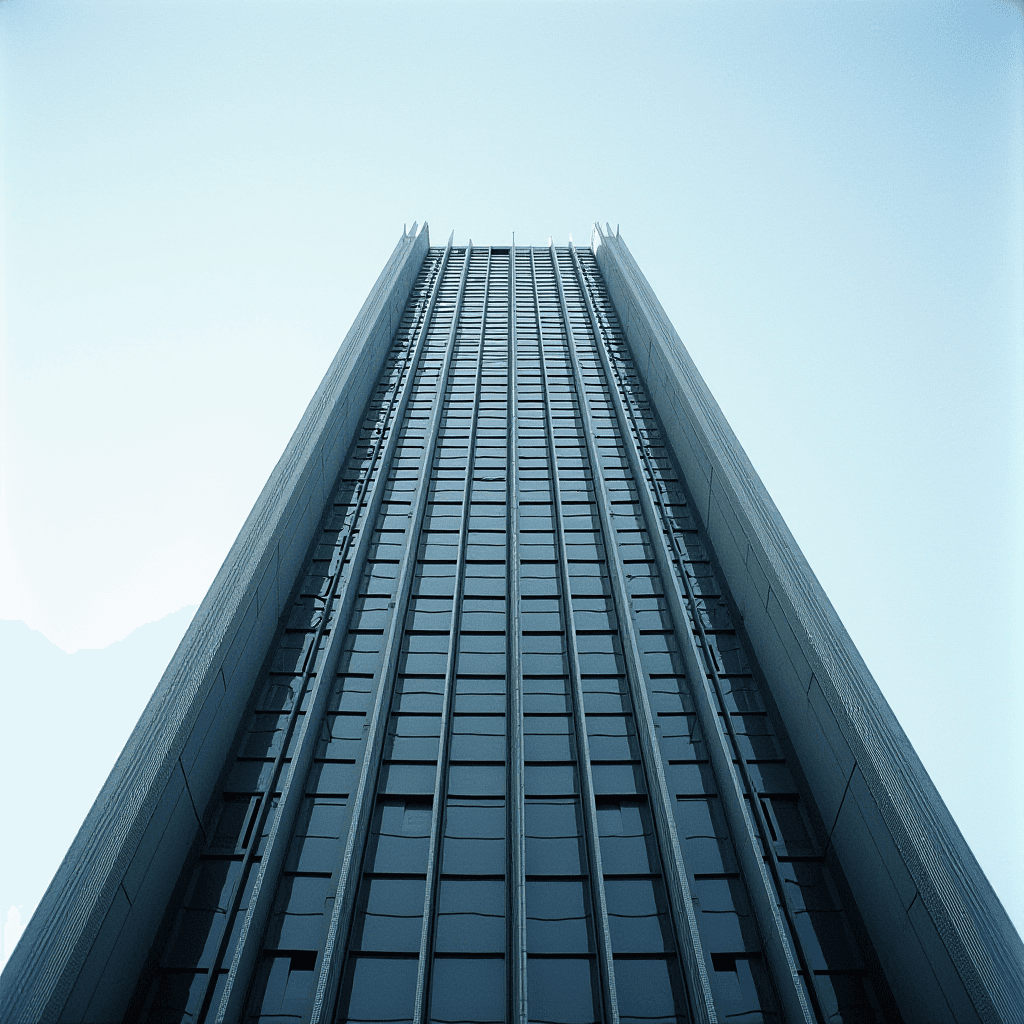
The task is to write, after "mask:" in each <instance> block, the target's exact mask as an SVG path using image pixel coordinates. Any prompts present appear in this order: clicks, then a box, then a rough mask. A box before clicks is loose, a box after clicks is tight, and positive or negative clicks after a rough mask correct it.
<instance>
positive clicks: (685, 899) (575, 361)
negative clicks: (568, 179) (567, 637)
mask: <svg viewBox="0 0 1024 1024" xmlns="http://www.w3.org/2000/svg"><path fill="white" fill-rule="evenodd" d="M573 258H574V259H575V251H573ZM551 262H552V264H553V266H554V268H555V281H556V284H557V286H558V297H559V300H560V302H561V306H562V315H563V317H564V318H565V322H566V325H567V337H568V344H569V356H570V359H571V361H572V368H573V374H574V376H575V377H576V379H577V381H578V382H579V385H578V386H579V387H580V388H581V389H583V390H582V393H581V395H580V406H581V408H582V410H583V417H584V420H585V423H586V430H585V433H586V444H587V453H588V456H589V460H590V464H591V467H592V472H593V476H594V479H595V481H597V480H598V479H600V485H601V489H602V495H601V500H599V501H598V503H597V505H598V509H599V513H600V518H601V529H602V532H603V533H604V537H605V557H606V561H607V564H608V570H609V575H610V576H611V580H612V594H613V600H614V604H615V608H616V619H617V621H618V626H619V636H620V638H621V639H622V642H623V643H622V647H623V654H624V655H625V658H626V679H627V681H628V683H629V690H630V695H631V697H632V700H633V711H634V724H635V727H636V732H637V736H638V738H639V740H640V752H641V758H642V763H643V767H644V776H645V778H646V780H647V783H648V785H647V789H648V793H649V794H650V797H651V805H652V810H653V811H654V815H655V824H656V826H657V834H658V840H659V842H658V846H659V851H660V850H664V849H666V848H667V851H668V852H669V853H670V856H669V857H665V856H662V857H661V861H662V868H663V870H664V871H665V873H666V874H667V875H668V881H669V883H670V886H669V891H670V893H671V895H672V897H673V899H672V900H671V906H672V910H673V914H672V917H673V923H674V925H675V932H676V945H677V947H678V950H679V954H680V956H684V957H685V958H686V962H687V967H688V968H689V972H688V973H689V974H690V977H688V978H687V979H686V981H687V985H686V987H687V990H688V992H689V994H690V1000H689V1001H690V1004H691V1010H692V1013H693V1017H694V1020H695V1021H698V1022H701V1024H705V1022H707V1024H711V1022H714V1021H716V1020H717V1016H716V1013H715V1006H714V999H713V998H712V995H711V985H710V982H709V980H708V973H707V966H706V964H705V961H704V949H703V945H702V943H701V941H700V936H699V934H698V931H697V915H696V912H695V911H694V907H693V897H692V896H691V894H690V887H689V884H688V883H687V880H686V869H685V866H684V864H683V856H682V849H681V847H680V844H679V835H678V832H677V830H676V823H675V815H674V814H673V811H672V805H671V802H670V799H669V793H668V784H667V782H666V779H665V769H664V765H663V763H662V758H661V752H660V750H659V749H658V742H657V739H656V737H655V731H654V716H653V714H652V713H651V705H650V700H649V698H648V695H647V687H646V685H645V675H644V670H643V662H642V659H641V655H640V647H639V644H638V641H637V632H636V622H635V620H634V618H633V606H632V601H631V600H630V595H629V589H628V587H627V586H626V579H625V570H624V568H623V562H622V558H621V557H620V556H619V554H618V535H617V533H616V531H615V526H614V523H613V522H612V518H611V508H610V500H611V495H610V493H609V491H608V488H607V484H606V481H605V478H604V470H603V468H602V466H601V460H600V456H599V454H598V451H597V444H596V441H595V437H596V428H595V426H594V423H593V418H592V414H591V410H590V406H589V403H588V402H587V396H586V393H585V388H586V385H585V384H584V381H583V367H582V365H581V364H580V358H579V352H578V351H577V348H576V339H575V336H574V334H573V331H572V327H571V324H570V319H569V307H568V303H567V301H566V297H565V288H564V285H563V282H562V275H561V270H560V268H559V266H558V255H557V253H556V251H555V248H554V246H552V247H551ZM588 308H589V307H588ZM592 326H593V328H594V344H595V347H597V346H599V345H600V337H599V335H598V333H597V325H596V324H595V323H594V322H593V321H592ZM606 380H607V390H608V391H614V385H613V383H612V381H611V379H610V377H607V375H606ZM621 432H622V431H621V428H620V433H621ZM623 443H624V444H625V438H623ZM636 486H637V488H638V489H639V487H640V486H641V483H640V482H639V481H637V485H636ZM637 710H639V712H640V714H639V716H637V714H636V712H637ZM638 717H639V721H637V719H638ZM652 781H653V783H654V785H653V786H652V785H651V782H652Z"/></svg>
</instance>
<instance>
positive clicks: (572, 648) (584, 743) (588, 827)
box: [530, 249, 619, 1024]
mask: <svg viewBox="0 0 1024 1024" xmlns="http://www.w3.org/2000/svg"><path fill="white" fill-rule="evenodd" d="M530 270H531V274H532V277H533V301H534V310H535V313H536V317H537V348H538V351H539V353H540V382H541V393H542V395H543V398H544V420H545V423H546V427H547V429H546V432H545V433H546V443H547V449H548V458H549V460H550V466H551V499H552V502H551V503H552V520H553V523H552V525H553V526H554V537H555V547H556V550H557V558H558V566H559V578H560V581H561V588H562V602H563V607H564V609H565V638H566V655H567V658H568V661H569V678H570V681H571V685H572V694H573V699H572V704H573V722H574V725H575V728H576V751H577V757H576V761H577V773H578V777H579V779H580V790H581V800H580V803H581V805H582V807H581V809H582V811H583V821H584V832H585V834H586V844H587V861H588V874H589V877H590V889H591V894H592V899H593V906H594V931H595V933H596V938H597V948H598V965H599V966H598V970H599V973H600V977H601V991H602V995H603V997H604V1003H605V1007H604V1017H603V1019H604V1021H606V1022H607V1024H618V1020H619V1010H618V1000H617V999H616V995H615V973H614V965H613V962H612V943H611V932H610V928H609V924H608V906H607V901H606V899H605V892H604V871H603V869H602V866H601V843H600V836H599V832H598V824H597V804H596V801H595V799H594V778H593V772H592V770H591V766H590V742H589V739H588V737H587V723H586V716H585V714H584V710H583V683H582V680H581V679H580V670H579V651H578V649H577V646H576V620H575V615H574V612H573V607H572V587H571V577H570V575H569V563H568V560H567V555H566V551H565V534H564V531H563V526H562V495H561V485H560V482H559V479H558V452H557V448H556V446H555V428H554V423H553V422H552V419H551V399H550V396H549V394H548V383H547V358H546V356H545V354H544V324H543V320H542V318H541V309H540V293H539V291H538V288H537V265H536V260H535V256H534V250H533V249H531V250H530ZM569 330H570V326H569V322H568V319H566V321H565V331H566V336H568V333H569ZM574 385H575V388H576V389H579V388H581V387H582V384H581V382H580V381H574ZM578 395H579V392H578V391H577V397H578ZM578 400H579V398H578Z"/></svg>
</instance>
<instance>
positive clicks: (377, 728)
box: [310, 240, 472, 1024]
mask: <svg viewBox="0 0 1024 1024" xmlns="http://www.w3.org/2000/svg"><path fill="white" fill-rule="evenodd" d="M448 249H449V251H450V249H451V240H449V242H448ZM471 256H472V246H471V245H470V246H467V247H466V252H465V260H464V263H463V266H462V273H461V275H460V278H459V286H458V292H457V295H456V299H455V308H454V311H453V313H452V326H451V329H450V331H449V337H448V341H447V344H446V347H445V355H444V360H443V364H442V367H441V370H440V372H439V374H438V401H437V403H436V405H435V407H434V409H433V411H432V413H431V418H430V425H429V427H428V428H427V433H426V436H425V438H424V446H423V447H424V456H423V465H424V468H425V475H421V476H420V479H419V481H418V482H417V485H416V490H415V492H414V497H413V501H412V506H411V510H410V515H409V527H408V531H407V533H406V537H405V546H404V549H403V553H402V559H401V569H400V572H399V578H398V583H397V586H396V588H395V610H394V614H393V616H392V618H391V622H390V625H389V629H388V635H387V641H386V643H385V646H384V650H383V652H382V655H381V669H380V683H379V684H378V686H377V696H376V698H375V701H374V706H373V710H372V712H371V714H370V721H369V728H368V731H367V737H366V746H365V749H364V754H363V764H362V768H361V771H360V776H359V785H358V788H357V790H356V797H355V800H354V801H353V806H352V812H351V819H350V824H349V831H348V836H347V839H346V843H345V854H344V858H343V860H342V866H341V871H340V873H339V879H338V885H337V888H336V891H335V895H334V904H333V909H332V912H331V922H330V925H329V929H328V933H327V937H326V941H325V943H324V954H323V961H322V963H321V966H320V972H319V976H318V978H317V988H316V996H315V998H314V1002H313V1011H312V1014H311V1015H310V1024H325V1022H326V1021H327V1020H328V1019H329V1018H330V1016H331V1014H332V1013H333V1010H334V1003H335V1001H336V999H337V995H338V989H339V986H340V982H341V968H342V965H343V961H344V959H345V952H346V949H345V940H346V938H347V936H348V930H349V924H350V921H351V916H352V910H353V907H354V903H355V895H356V892H357V890H358V888H359V885H358V880H359V870H360V867H361V863H362V857H363V852H364V848H365V846H366V839H367V834H368V830H369V824H370V815H371V812H372V810H373V803H374V801H373V799H372V797H373V795H374V793H375V787H376V781H377V776H378V773H379V769H380V760H381V752H382V750H383V742H384V728H383V723H384V721H385V719H386V718H387V710H388V709H390V707H391V695H392V691H393V690H394V679H395V673H396V671H397V666H398V656H399V653H400V651H401V646H402V635H403V632H404V626H405V618H406V611H407V608H408V602H409V591H410V589H411V586H412V578H413V573H414V570H415V566H416V550H417V546H418V544H419V534H420V529H421V526H422V523H423V511H424V509H425V507H426V496H427V492H428V490H429V485H430V475H431V474H430V471H428V470H426V467H432V466H433V463H434V451H435V449H436V446H437V436H438V432H439V429H440V423H441V412H442V409H443V405H444V394H445V391H446V389H447V386H448V375H449V371H450V368H451V361H452V353H453V349H454V346H453V344H452V340H453V338H454V335H455V329H456V326H457V324H458V321H459V313H460V310H461V307H462V300H463V296H464V294H465V289H466V278H467V277H468V274H469V263H470V258H471ZM432 312H433V307H432V309H431V313H432ZM430 324H431V318H429V317H428V319H427V321H426V322H425V323H424V335H425V336H426V335H429V332H430Z"/></svg>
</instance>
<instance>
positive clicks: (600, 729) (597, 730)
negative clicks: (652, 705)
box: [587, 715, 640, 761]
mask: <svg viewBox="0 0 1024 1024" xmlns="http://www.w3.org/2000/svg"><path fill="white" fill-rule="evenodd" d="M587 738H588V740H589V741H590V756H591V757H592V758H593V759H594V760H595V761H633V760H637V759H638V758H639V756H640V755H639V753H638V751H637V745H636V737H635V735H634V734H633V716H632V715H588V716H587Z"/></svg>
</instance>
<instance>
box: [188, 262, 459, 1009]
mask: <svg viewBox="0 0 1024 1024" xmlns="http://www.w3.org/2000/svg"><path fill="white" fill-rule="evenodd" d="M449 252H450V246H449V248H447V249H446V250H445V253H444V255H443V256H442V258H441V261H440V267H439V268H438V271H437V276H436V278H435V279H434V281H433V287H432V289H431V292H430V299H429V301H428V303H427V307H426V310H425V313H424V316H423V321H422V327H421V330H420V333H419V337H418V338H417V340H416V343H415V345H414V346H412V347H411V348H410V352H409V354H408V357H407V361H406V371H405V373H406V376H405V380H404V381H403V382H402V384H401V386H400V387H396V389H395V391H394V393H393V394H392V396H391V399H390V402H389V410H388V416H386V417H385V418H384V424H385V426H384V428H383V429H382V432H381V436H380V437H379V438H378V439H377V443H376V445H375V451H374V455H373V457H372V458H371V459H370V460H369V461H370V465H369V468H368V470H367V473H366V476H365V477H364V478H363V479H362V481H361V483H360V488H359V491H358V492H357V495H356V500H355V507H356V520H358V511H359V508H360V506H361V504H362V502H363V500H364V499H365V497H366V494H367V491H368V490H369V487H370V483H371V481H372V482H373V483H374V487H373V494H372V496H371V499H370V507H369V508H368V509H367V515H366V518H365V519H364V521H363V526H362V528H361V529H360V530H359V531H358V540H357V541H356V543H355V552H354V554H353V556H352V559H351V562H350V567H349V573H348V576H347V577H345V579H344V581H342V571H343V568H344V565H345V556H346V555H347V554H348V553H349V551H350V550H351V547H352V539H353V537H354V536H356V535H357V531H355V530H354V529H352V530H350V531H349V532H348V533H347V534H346V536H345V538H344V541H343V543H342V550H341V552H340V553H339V555H337V556H336V557H337V559H338V569H337V572H336V573H335V574H334V579H333V581H332V583H331V587H330V590H329V591H328V595H327V599H326V604H325V608H324V614H323V618H322V619H321V622H320V624H319V626H318V628H317V633H316V636H315V639H314V643H313V644H312V645H311V647H310V650H309V652H308V653H307V656H306V664H305V665H304V669H303V677H302V683H301V684H300V687H299V692H298V695H297V696H296V700H295V706H294V708H293V709H292V713H291V716H290V719H289V726H288V730H287V733H286V737H285V740H284V742H283V743H282V745H281V751H280V753H279V754H278V756H277V762H278V763H277V764H275V770H274V772H273V774H272V781H271V783H270V786H269V787H268V789H267V791H266V794H265V797H264V799H263V802H262V804H263V806H262V808H261V812H260V816H259V821H258V823H257V826H256V828H254V829H253V831H254V833H255V835H257V836H258V835H260V833H261V831H262V828H263V827H264V825H265V822H266V820H267V818H268V816H269V814H270V805H271V802H272V801H271V797H272V794H273V793H274V792H275V791H277V792H280V797H279V798H278V804H277V811H276V815H275V817H274V823H273V825H272V826H271V829H270V834H269V835H268V837H267V841H266V843H265V844H264V847H263V849H262V852H261V854H260V856H259V861H260V866H259V870H258V873H257V876H256V879H255V882H254V884H253V888H252V892H251V894H250V896H249V904H248V907H247V909H246V913H245V918H244V920H243V922H242V927H241V929H240V931H239V935H238V938H237V940H236V941H235V944H234V950H233V952H232V954H231V965H230V967H229V969H228V976H227V979H226V981H225V984H224V990H223V992H222V993H221V998H220V1000H219V1002H218V1004H217V1007H216V1010H215V1015H214V1020H215V1021H216V1022H217V1024H221V1022H222V1021H224V1020H225V1019H227V1018H228V1017H229V1016H239V1015H240V1014H241V1006H242V1002H243V1001H244V999H245V996H246V992H247V989H248V980H249V977H250V975H251V973H252V968H253V965H254V963H255V960H256V958H257V956H258V955H259V953H260V951H261V950H260V948H259V947H260V944H261V942H262V939H263V931H264V928H265V925H266V921H267V917H268V915H269V913H270V909H271V904H272V903H273V900H274V895H275V892H276V888H277V886H276V881H277V878H278V876H279V875H280V871H281V868H282V867H283V864H284V857H285V854H286V853H287V849H288V844H289V840H290V838H291V831H292V827H293V825H294V820H295V816H296V814H297V813H298V808H299V806H300V804H301V802H302V794H303V789H304V783H305V778H306V773H307V771H308V769H309V764H310V761H311V759H312V756H313V750H314V749H315V747H316V741H317V737H318V736H319V730H320V720H321V718H322V716H323V712H324V710H325V709H326V707H327V700H328V697H329V695H330V692H331V689H332V683H333V675H334V667H335V665H336V664H337V660H338V655H339V653H340V651H341V645H342V640H340V639H339V637H343V636H344V634H345V626H346V623H347V621H348V615H349V611H350V610H351V607H352V603H353V600H354V597H355V593H356V590H357V589H358V588H357V587H354V586H353V585H352V581H353V580H354V579H358V577H359V575H360V573H361V568H362V565H363V563H364V562H365V560H366V556H367V554H368V551H369V547H370V543H371V540H372V535H373V530H372V522H373V516H374V515H375V511H374V510H375V509H377V508H379V507H380V504H381V500H382V498H383V494H384V487H383V485H382V481H383V480H384V479H385V478H386V476H387V472H388V467H389V466H390V463H391V459H392V456H393V453H394V450H395V448H396V447H397V442H398V435H399V433H400V423H401V419H402V417H403V415H404V412H405V409H406V406H407V405H408V400H409V395H410V394H411V391H412V384H413V381H414V379H415V375H416V370H417V367H418V365H419V362H420V357H421V355H422V352H423V349H424V346H425V339H426V329H427V325H428V324H429V322H430V315H431V312H432V310H433V308H434V305H435V303H436V301H437V296H438V294H439V292H440V288H441V281H442V279H443V277H444V272H445V267H446V265H447V262H448V257H449ZM392 410H393V411H394V412H393V415H394V418H393V419H390V416H391V413H392ZM389 422H390V424H391V426H390V429H389V428H388V427H387V424H388V423H389ZM382 447H383V451H382V450H381V449H382ZM378 456H379V458H380V462H379V465H378V463H377V459H378ZM375 468H376V477H374V470H375ZM367 524H370V528H369V529H367ZM354 525H355V522H354V523H353V526H354ZM335 601H337V602H338V608H337V611H336V614H335V615H334V622H333V626H332V627H331V629H330V635H329V636H328V639H327V643H326V646H325V648H324V651H323V657H322V658H320V659H319V661H320V664H319V667H317V660H318V657H319V654H320V650H319V648H320V643H321V641H322V639H323V636H324V633H325V631H326V630H327V627H328V624H329V623H330V621H331V609H332V606H333V605H334V604H335ZM314 669H315V670H316V672H315V675H316V678H315V680H314V682H313V684H312V687H310V678H311V677H312V675H313V672H314ZM307 689H310V691H311V692H310V699H309V702H308V707H307V710H306V712H305V713H304V714H301V713H300V709H301V707H302V704H303V701H304V698H305V696H306V691H307ZM300 718H301V722H299V719H300ZM296 725H297V727H298V728H297V738H296V740H295V743H294V744H292V743H291V738H292V736H293V734H294V733H295V731H296ZM286 756H290V763H289V764H288V767H287V774H286V775H285V779H284V784H283V785H281V786H280V789H278V782H279V780H280V777H281V774H282V772H283V771H284V760H285V757H286ZM259 848H260V846H259V843H252V844H250V848H249V851H248V853H247V855H246V859H245V861H244V862H243V870H242V874H241V876H240V882H239V885H238V886H237V887H236V890H235V893H234V895H233V898H232V906H231V908H230V909H231V910H232V911H237V909H238V906H239V904H240V901H241V899H242V896H243V895H244V893H243V888H244V884H245V877H246V874H247V871H248V870H249V868H250V866H251V864H252V863H253V862H255V860H256V859H257V858H256V851H257V850H259ZM264 890H266V891H264ZM261 896H262V898H261ZM233 916H234V915H233V913H229V914H228V915H227V921H228V922H230V921H231V920H232V918H233ZM230 935H231V932H230V927H229V926H228V927H226V928H225V934H224V937H223V938H222V940H221V949H220V951H219V956H218V958H217V960H216V961H215V964H214V968H213V969H212V970H211V971H210V973H209V975H208V980H207V993H206V996H205V1000H204V1002H208V1001H209V1000H210V999H211V998H212V994H213V990H214V985H215V984H216V978H217V974H218V969H219V967H220V964H222V963H223V962H224V959H225V957H226V955H227V953H228V949H227V946H228V943H229V942H230Z"/></svg>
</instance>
